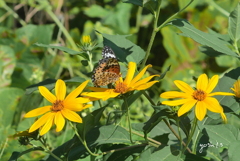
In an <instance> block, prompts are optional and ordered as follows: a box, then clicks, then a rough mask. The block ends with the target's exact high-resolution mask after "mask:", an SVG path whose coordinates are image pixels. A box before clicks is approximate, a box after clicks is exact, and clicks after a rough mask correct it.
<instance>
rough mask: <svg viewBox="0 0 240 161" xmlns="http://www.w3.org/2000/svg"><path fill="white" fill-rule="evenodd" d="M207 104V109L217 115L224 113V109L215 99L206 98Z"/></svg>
mask: <svg viewBox="0 0 240 161" xmlns="http://www.w3.org/2000/svg"><path fill="white" fill-rule="evenodd" d="M203 102H204V103H205V104H206V108H207V109H208V110H210V111H212V112H215V113H222V112H223V108H222V106H221V105H220V104H219V102H218V100H217V99H216V98H213V97H206V98H205V99H204V101H203Z"/></svg>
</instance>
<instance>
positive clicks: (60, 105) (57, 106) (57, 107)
mask: <svg viewBox="0 0 240 161" xmlns="http://www.w3.org/2000/svg"><path fill="white" fill-rule="evenodd" d="M63 108H64V105H63V101H62V100H57V101H56V102H54V103H53V105H52V107H51V110H52V111H53V112H57V111H61V110H62V109H63Z"/></svg>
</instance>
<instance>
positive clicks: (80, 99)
mask: <svg viewBox="0 0 240 161" xmlns="http://www.w3.org/2000/svg"><path fill="white" fill-rule="evenodd" d="M96 100H99V99H98V98H93V97H78V98H76V99H75V101H76V102H77V103H88V102H92V101H96Z"/></svg>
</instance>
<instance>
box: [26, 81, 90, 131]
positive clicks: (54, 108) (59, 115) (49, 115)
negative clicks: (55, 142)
mask: <svg viewBox="0 0 240 161" xmlns="http://www.w3.org/2000/svg"><path fill="white" fill-rule="evenodd" d="M87 83H88V81H85V82H83V83H82V84H81V85H79V86H78V87H77V88H76V89H75V90H73V91H72V92H71V93H70V94H69V95H68V96H67V97H66V98H65V96H66V85H65V82H64V81H63V80H60V79H59V80H57V82H56V84H55V94H56V96H55V95H54V94H52V93H51V92H50V91H49V90H48V89H47V88H46V87H44V86H39V87H38V89H39V91H40V93H41V95H42V96H43V97H45V98H46V99H47V100H48V101H49V102H51V103H52V105H48V106H44V107H40V108H37V109H34V110H32V111H30V112H28V113H27V114H26V115H25V116H24V117H35V116H39V115H42V114H44V115H43V116H42V117H40V118H39V119H38V120H37V121H36V122H34V124H33V125H32V126H31V127H30V129H29V133H31V132H33V131H35V130H37V129H39V128H40V135H44V134H45V133H47V132H48V131H49V130H50V128H51V127H52V125H53V124H55V125H56V132H59V131H61V130H62V129H63V127H64V125H65V118H66V119H68V120H70V121H73V122H78V123H82V118H81V117H80V116H79V115H78V114H77V113H76V112H77V111H82V110H83V109H85V108H88V107H90V106H91V105H89V104H88V105H84V104H83V103H87V102H90V101H92V99H91V98H84V97H78V98H76V97H77V96H78V95H79V94H80V93H81V92H82V90H83V89H84V88H85V87H86V85H87Z"/></svg>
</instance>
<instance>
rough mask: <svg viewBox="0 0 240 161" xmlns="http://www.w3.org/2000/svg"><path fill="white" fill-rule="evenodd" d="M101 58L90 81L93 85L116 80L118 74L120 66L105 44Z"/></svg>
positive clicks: (103, 84)
mask: <svg viewBox="0 0 240 161" xmlns="http://www.w3.org/2000/svg"><path fill="white" fill-rule="evenodd" d="M102 56H103V59H101V60H100V61H99V66H98V67H97V68H95V69H94V71H93V75H92V82H93V84H94V86H96V87H99V86H105V85H108V84H110V83H114V82H116V81H117V80H118V79H119V77H120V76H121V74H120V66H119V63H118V61H117V59H116V56H115V54H114V52H113V51H112V49H111V48H109V47H107V46H105V47H104V49H103V52H102Z"/></svg>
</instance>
